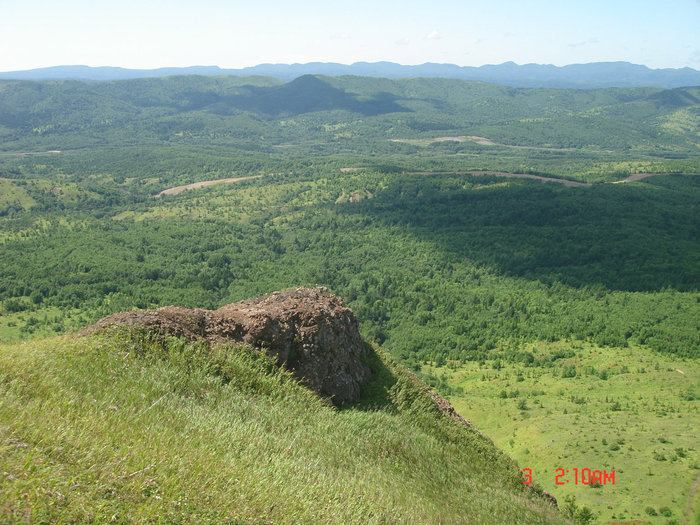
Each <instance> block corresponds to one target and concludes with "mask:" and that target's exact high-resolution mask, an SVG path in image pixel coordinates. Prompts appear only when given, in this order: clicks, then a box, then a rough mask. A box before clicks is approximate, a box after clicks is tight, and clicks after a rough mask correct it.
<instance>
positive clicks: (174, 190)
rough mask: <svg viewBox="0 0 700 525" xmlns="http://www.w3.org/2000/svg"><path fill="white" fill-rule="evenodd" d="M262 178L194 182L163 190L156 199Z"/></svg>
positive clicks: (257, 176) (234, 178)
mask: <svg viewBox="0 0 700 525" xmlns="http://www.w3.org/2000/svg"><path fill="white" fill-rule="evenodd" d="M260 177H262V175H251V176H249V177H232V178H230V179H216V180H205V181H202V182H193V183H192V184H185V185H184V186H175V187H174V188H168V189H167V190H163V191H161V192H160V193H158V194H157V195H156V197H160V196H161V195H177V194H179V193H182V192H183V191H185V190H194V189H196V188H204V187H205V186H213V185H214V184H220V183H231V182H239V181H242V180H248V179H259V178H260Z"/></svg>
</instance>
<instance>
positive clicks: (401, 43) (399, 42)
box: [394, 38, 411, 46]
mask: <svg viewBox="0 0 700 525" xmlns="http://www.w3.org/2000/svg"><path fill="white" fill-rule="evenodd" d="M410 43H411V41H410V40H409V39H408V38H400V39H398V40H396V41H395V42H394V44H396V45H397V46H407V45H408V44H410Z"/></svg>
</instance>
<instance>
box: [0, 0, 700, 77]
mask: <svg viewBox="0 0 700 525" xmlns="http://www.w3.org/2000/svg"><path fill="white" fill-rule="evenodd" d="M380 60H387V61H392V62H399V63H402V64H421V63H424V62H449V63H454V64H458V65H469V66H479V65H483V64H499V63H502V62H505V61H508V60H512V61H514V62H517V63H518V64H525V63H531V62H534V63H539V64H555V65H565V64H572V63H583V62H598V61H617V60H625V61H629V62H633V63H637V64H645V65H648V66H650V67H653V68H660V67H684V66H689V67H693V68H695V69H700V0H658V1H651V0H605V1H601V0H586V1H579V0H557V1H555V0H480V1H472V0H463V1H458V0H431V1H415V0H402V1H398V0H372V1H370V0H345V1H343V2H333V1H332V0H326V1H317V0H311V1H302V2H290V1H282V0H253V1H246V2H239V1H224V0H198V1H196V2H194V1H184V0H169V1H164V0H153V1H149V0H139V1H136V0H110V1H104V0H90V1H88V0H0V71H11V70H19V69H31V68H37V67H44V66H53V65H62V64H85V65H90V66H101V65H108V66H122V67H130V68H154V67H163V66H190V65H218V66H221V67H230V68H238V67H244V66H252V65H255V64H259V63H265V62H274V63H294V62H312V61H320V62H341V63H344V64H350V63H352V62H357V61H369V62H375V61H380Z"/></svg>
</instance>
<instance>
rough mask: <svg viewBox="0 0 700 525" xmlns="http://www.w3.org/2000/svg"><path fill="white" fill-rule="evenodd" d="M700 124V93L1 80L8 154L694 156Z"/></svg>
mask: <svg viewBox="0 0 700 525" xmlns="http://www.w3.org/2000/svg"><path fill="white" fill-rule="evenodd" d="M698 129H700V88H698V87H689V88H678V89H672V90H663V89H659V88H626V89H598V90H567V89H514V88H508V87H504V86H500V85H496V84H487V83H483V82H472V81H462V80H454V79H398V80H390V79H379V78H368V77H350V76H347V77H337V78H336V77H319V76H309V75H307V76H302V77H299V78H297V79H295V80H292V81H290V82H288V83H283V82H281V81H279V80H276V79H274V78H270V77H231V76H229V77H202V76H180V77H168V78H160V79H137V80H124V81H115V82H105V83H87V82H79V81H50V82H49V81H45V82H31V81H13V80H6V81H0V141H1V143H0V144H1V145H0V149H2V150H5V151H12V150H22V149H31V148H38V149H41V148H47V149H70V148H73V147H86V146H90V145H100V144H109V145H111V146H115V145H128V144H135V143H138V144H141V145H145V144H150V145H156V144H183V143H184V144H218V145H237V146H241V147H244V148H247V149H257V150H259V149H263V150H265V149H266V148H267V149H270V148H274V147H279V146H285V147H288V146H290V145H296V146H299V145H300V144H303V143H304V141H306V142H308V143H309V144H312V145H313V148H314V149H315V151H316V152H318V151H320V150H319V148H321V150H322V151H324V152H329V151H331V150H332V151H333V152H337V151H343V150H344V151H354V150H357V149H358V148H359V147H360V146H362V147H365V146H366V145H367V143H368V142H374V143H376V144H375V145H374V146H373V147H382V148H384V149H386V148H387V147H388V144H387V141H388V140H395V141H403V140H405V139H419V138H421V139H422V138H434V137H440V136H450V135H455V136H484V137H488V138H489V139H490V140H491V141H495V144H494V143H493V142H492V145H498V144H502V145H518V146H538V147H548V148H579V149H580V148H592V149H597V150H606V151H607V150H610V149H619V150H630V149H631V150H649V149H651V148H653V149H654V150H655V152H656V154H659V153H661V154H668V153H673V154H679V153H682V152H688V151H690V152H693V153H694V152H695V150H696V149H697V147H696V144H697V139H698ZM377 144H381V145H377ZM396 147H398V146H396V145H394V148H396ZM323 148H326V149H323ZM328 148H330V149H328ZM270 151H272V150H270Z"/></svg>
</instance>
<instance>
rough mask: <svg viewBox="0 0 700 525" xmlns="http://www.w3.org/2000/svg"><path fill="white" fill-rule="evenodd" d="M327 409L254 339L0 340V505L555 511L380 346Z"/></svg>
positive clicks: (212, 513) (405, 519)
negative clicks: (344, 402)
mask: <svg viewBox="0 0 700 525" xmlns="http://www.w3.org/2000/svg"><path fill="white" fill-rule="evenodd" d="M368 364H369V365H370V366H371V367H372V369H373V372H374V380H373V382H372V383H371V384H370V385H368V387H367V389H366V391H365V393H364V397H363V399H362V400H361V401H360V402H359V403H358V404H357V405H355V406H353V407H345V408H342V409H335V408H333V407H331V406H329V405H327V404H325V403H324V402H323V401H322V400H321V399H319V398H318V397H317V396H316V395H315V394H313V393H312V392H311V391H309V390H307V389H306V388H305V387H303V386H301V385H300V384H299V383H298V382H297V381H296V380H295V379H294V378H293V377H292V376H291V375H290V374H289V373H288V372H286V371H283V370H280V369H278V368H277V367H275V366H274V365H273V364H272V363H271V361H270V360H269V359H268V358H266V357H265V356H263V355H261V354H259V353H258V352H255V351H254V350H251V349H247V348H241V347H237V348H234V347H218V348H215V349H211V350H210V349H207V348H206V347H205V346H203V345H199V344H189V343H183V342H181V341H179V340H176V339H173V340H170V341H168V342H167V343H166V344H158V343H155V342H153V341H151V340H149V338H148V337H146V336H144V335H143V334H139V333H133V332H115V333H112V334H109V335H101V336H96V337H92V338H71V337H68V336H64V337H56V338H50V339H43V340H35V341H31V342H25V343H21V344H7V345H2V346H0V465H2V468H1V469H0V470H2V473H1V475H0V523H107V522H111V523H498V524H502V523H560V522H563V521H564V519H563V518H562V515H561V514H560V513H559V512H558V511H557V510H556V509H555V508H554V507H553V506H551V505H549V504H547V503H546V502H545V501H544V499H543V498H542V497H541V496H540V495H538V494H537V492H536V491H532V490H529V489H527V488H526V487H525V486H524V485H523V484H522V478H521V471H520V469H519V467H518V466H517V465H516V464H515V463H514V462H513V461H512V460H511V459H510V458H508V457H507V456H506V455H505V454H503V453H502V452H500V451H499V450H498V449H496V448H495V447H494V446H493V444H492V443H491V442H490V441H489V440H488V439H486V438H484V437H483V436H481V435H480V434H479V433H478V432H476V431H475V430H473V429H471V428H469V427H467V426H465V425H463V424H460V423H458V422H456V421H454V420H452V419H450V418H449V417H448V416H446V415H445V414H443V413H442V412H440V411H439V410H438V409H437V408H436V406H435V404H434V403H433V402H432V400H431V399H430V397H429V395H428V394H427V390H426V388H425V387H424V386H423V384H422V383H420V382H419V381H418V380H417V379H416V378H415V376H413V375H412V374H410V373H409V372H407V371H406V370H405V369H404V368H403V367H401V366H400V365H397V364H395V363H394V362H393V361H392V360H391V359H390V358H388V357H387V356H386V355H385V354H384V352H383V351H382V350H381V349H379V348H373V349H371V350H370V353H369V357H368Z"/></svg>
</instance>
